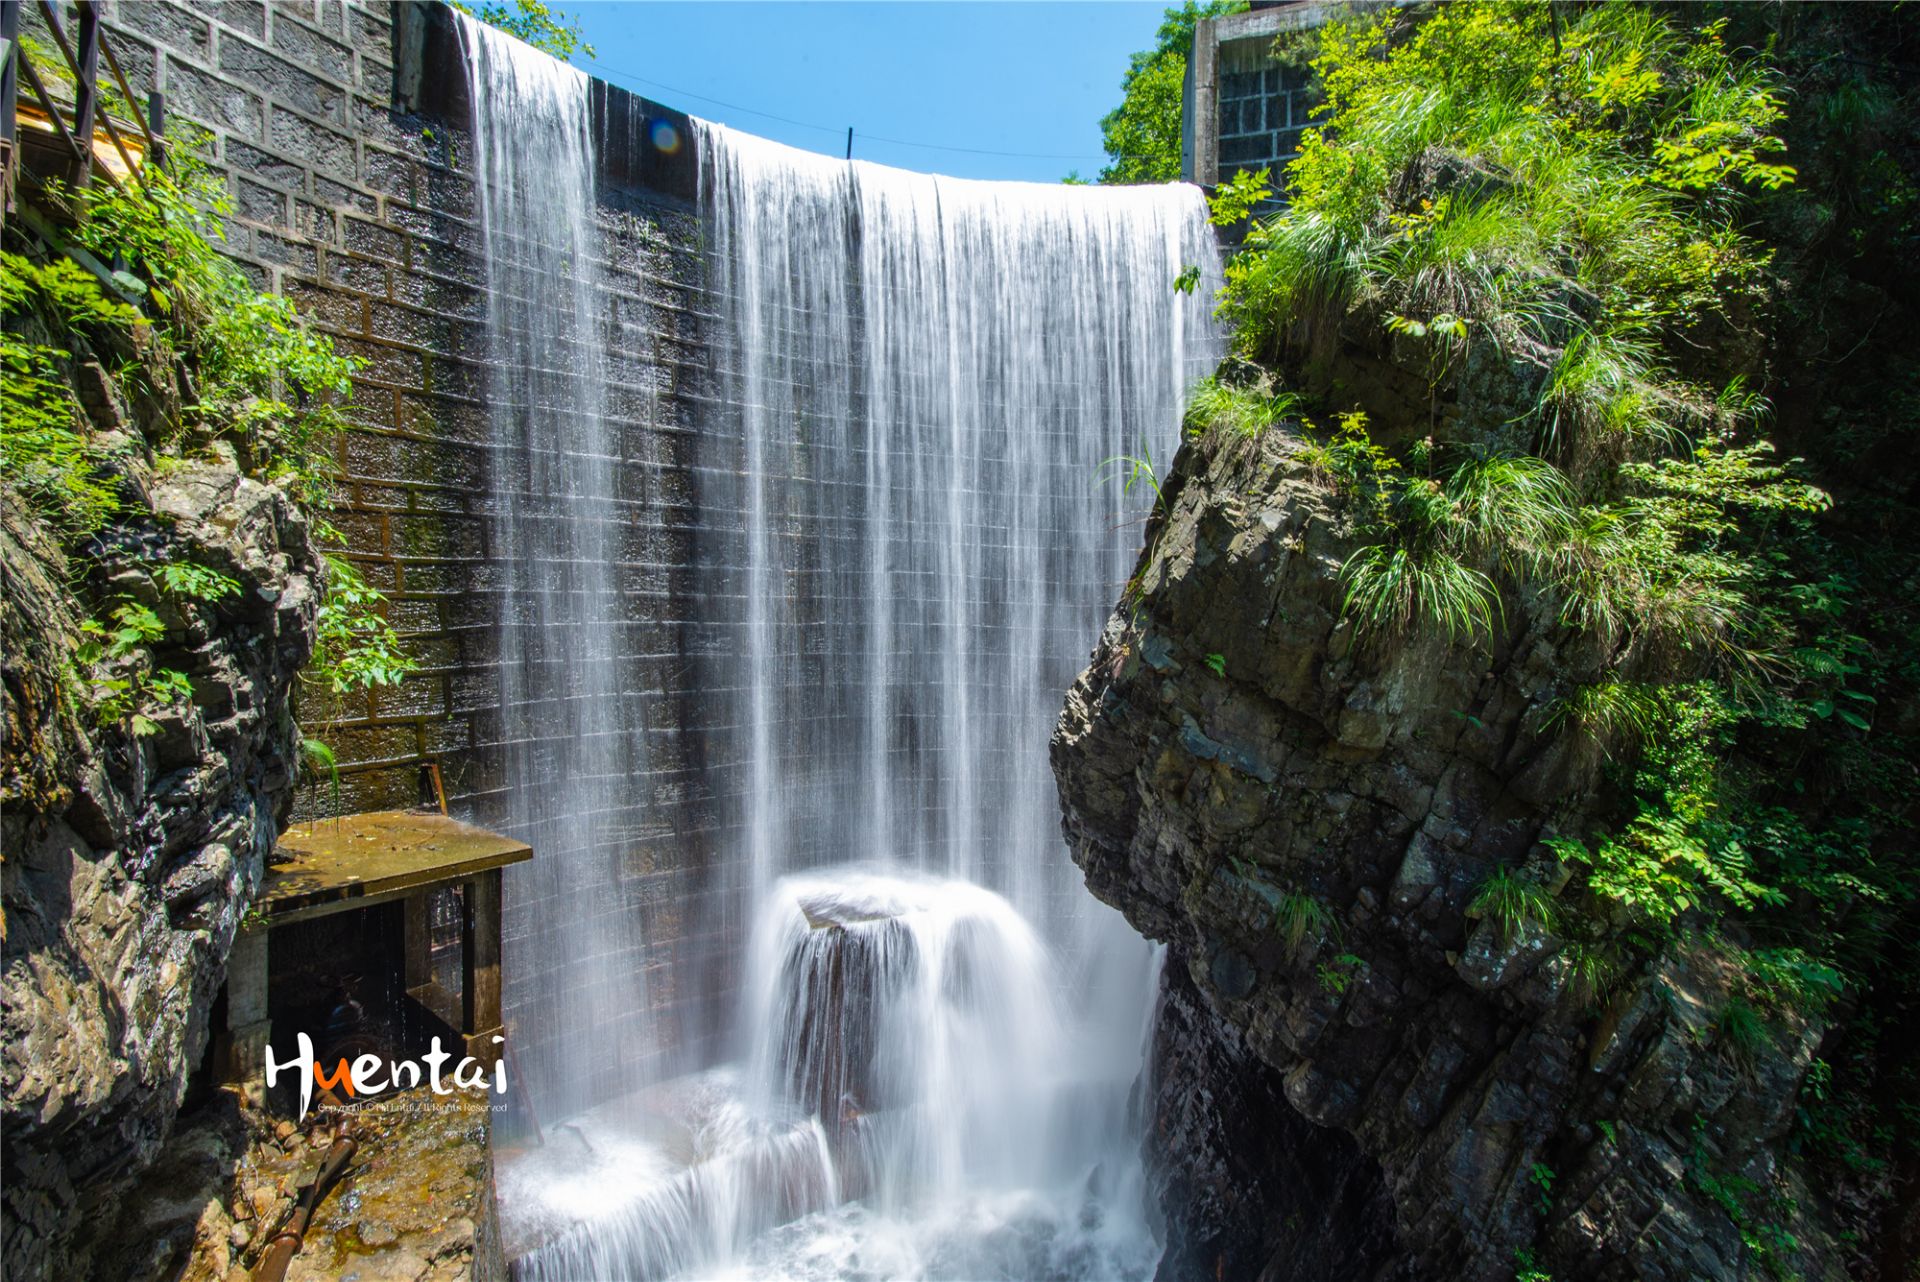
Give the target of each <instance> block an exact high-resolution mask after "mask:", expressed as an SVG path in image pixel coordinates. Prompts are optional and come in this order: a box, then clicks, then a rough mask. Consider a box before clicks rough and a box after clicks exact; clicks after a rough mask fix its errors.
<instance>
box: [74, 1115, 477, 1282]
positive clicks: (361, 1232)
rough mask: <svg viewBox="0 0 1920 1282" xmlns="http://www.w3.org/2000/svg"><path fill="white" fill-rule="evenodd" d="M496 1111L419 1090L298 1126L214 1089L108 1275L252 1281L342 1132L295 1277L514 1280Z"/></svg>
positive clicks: (124, 1224) (366, 1281)
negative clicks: (498, 1190)
mask: <svg viewBox="0 0 1920 1282" xmlns="http://www.w3.org/2000/svg"><path fill="white" fill-rule="evenodd" d="M491 1116H492V1115H491V1113H490V1111H489V1107H488V1102H487V1100H485V1099H482V1098H480V1097H478V1096H469V1095H465V1094H456V1095H451V1096H435V1095H432V1094H430V1093H429V1092H427V1091H425V1090H416V1091H409V1092H406V1093H404V1094H401V1095H398V1096H393V1097H390V1098H386V1099H383V1100H380V1101H378V1102H374V1103H370V1104H367V1105H363V1106H360V1107H358V1108H352V1109H332V1108H328V1109H321V1110H318V1111H317V1112H316V1113H314V1114H313V1115H312V1116H311V1117H309V1118H308V1119H307V1121H306V1122H305V1123H304V1124H299V1125H296V1124H295V1123H293V1122H289V1121H286V1120H276V1119H275V1118H273V1117H271V1116H270V1115H268V1114H266V1113H263V1112H261V1111H259V1110H257V1109H255V1108H253V1107H251V1106H250V1105H249V1103H248V1102H247V1100H246V1099H245V1097H244V1096H243V1095H242V1094H241V1093H240V1092H238V1091H236V1090H233V1089H231V1088H228V1089H222V1090H220V1091H217V1092H215V1093H214V1095H213V1097H212V1098H211V1100H210V1101H208V1102H207V1103H205V1104H203V1105H202V1106H200V1107H197V1108H195V1109H193V1110H192V1111H190V1112H189V1113H187V1114H185V1115H183V1117H182V1118H181V1121H180V1125H179V1128H178V1129H177V1130H176V1132H175V1133H174V1135H173V1136H172V1138H171V1139H170V1140H169V1141H168V1143H167V1144H166V1146H165V1148H164V1149H163V1150H162V1152H161V1154H160V1156H159V1158H158V1159H157V1160H156V1161H155V1163H154V1165H153V1168H152V1171H151V1173H150V1176H149V1178H148V1179H146V1180H143V1181H142V1182H141V1184H140V1186H139V1188H138V1190H137V1192H136V1193H135V1194H134V1195H133V1196H132V1197H130V1198H128V1199H127V1200H126V1202H125V1203H124V1204H123V1205H122V1206H121V1207H120V1208H118V1220H117V1225H116V1228H115V1231H114V1232H112V1233H111V1234H104V1235H102V1237H103V1239H104V1240H105V1241H106V1243H107V1245H106V1246H105V1247H104V1248H103V1252H102V1255H101V1257H100V1265H99V1271H100V1275H101V1276H113V1277H129V1278H132V1277H167V1278H170V1279H177V1282H239V1280H240V1279H245V1278H248V1277H250V1276H251V1275H252V1271H253V1270H254V1269H255V1268H257V1267H258V1266H259V1264H260V1260H261V1257H262V1256H263V1255H264V1254H265V1252H266V1250H267V1248H268V1246H269V1245H270V1244H271V1243H272V1241H273V1239H274V1238H275V1236H277V1235H278V1234H279V1233H280V1231H281V1230H282V1229H283V1228H284V1227H285V1226H286V1224H287V1222H288V1220H289V1218H290V1217H291V1216H292V1215H293V1213H294V1210H295V1208H296V1207H297V1206H299V1205H300V1204H301V1201H302V1199H303V1198H304V1197H305V1196H306V1194H307V1191H308V1189H309V1188H310V1187H311V1185H312V1184H313V1181H314V1178H315V1176H316V1174H317V1173H318V1171H319V1169H320V1167H321V1164H322V1162H323V1161H324V1160H325V1157H326V1154H327V1150H328V1148H329V1147H330V1146H331V1145H332V1144H333V1142H334V1140H335V1139H336V1138H337V1137H338V1136H339V1135H341V1134H343V1133H344V1134H348V1135H351V1136H352V1137H353V1138H354V1139H355V1140H356V1142H357V1143H358V1149H357V1151H356V1152H355V1154H354V1157H353V1160H352V1161H351V1162H350V1163H349V1164H348V1166H347V1168H346V1171H345V1173H344V1174H343V1175H342V1176H341V1178H340V1180H339V1181H338V1182H337V1183H336V1184H334V1185H333V1187H332V1188H331V1190H330V1191H328V1192H327V1193H326V1195H325V1197H324V1198H322V1200H321V1201H320V1202H319V1204H318V1207H317V1209H316V1210H315V1212H314V1215H313V1219H312V1224H311V1227H309V1228H308V1230H307V1232H306V1235H305V1237H304V1238H303V1240H302V1245H301V1249H300V1252H299V1254H297V1255H295V1256H294V1257H293V1261H292V1263H291V1264H290V1265H289V1267H288V1269H287V1274H286V1276H287V1278H288V1280H289V1282H322V1280H327V1282H349V1280H351V1282H455V1280H456V1279H458V1280H459V1282H467V1280H468V1279H475V1280H478V1282H504V1279H505V1277H506V1272H505V1263H504V1258H503V1257H502V1255H501V1252H500V1237H499V1226H498V1222H497V1220H496V1218H495V1215H494V1197H493V1183H492V1172H493V1163H492V1157H491V1149H490V1142H491V1141H490V1136H491Z"/></svg>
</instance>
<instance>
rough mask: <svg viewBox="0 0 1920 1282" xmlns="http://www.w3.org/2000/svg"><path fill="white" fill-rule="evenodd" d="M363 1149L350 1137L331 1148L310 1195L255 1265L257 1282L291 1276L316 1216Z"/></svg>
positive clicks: (338, 1140)
mask: <svg viewBox="0 0 1920 1282" xmlns="http://www.w3.org/2000/svg"><path fill="white" fill-rule="evenodd" d="M359 1149H360V1145H359V1143H358V1141H356V1140H354V1139H352V1138H351V1137H350V1136H346V1135H342V1136H341V1137H340V1138H339V1139H337V1140H335V1141H334V1142H333V1144H332V1146H331V1147H329V1148H328V1149H327V1155H326V1156H325V1157H324V1158H322V1159H321V1160H320V1170H319V1173H318V1174H316V1175H315V1176H314V1177H313V1183H312V1184H309V1185H308V1186H307V1195H306V1196H305V1197H303V1198H301V1199H300V1205H299V1206H297V1207H295V1208H294V1212H293V1215H292V1216H291V1217H289V1218H288V1220H287V1222H286V1224H285V1225H284V1226H283V1227H282V1228H281V1229H280V1231H279V1232H278V1233H275V1234H274V1235H273V1238H272V1240H271V1241H269V1242H268V1243H267V1252H266V1254H265V1255H263V1256H261V1257H260V1263H259V1264H257V1265H255V1266H254V1270H253V1282H282V1279H284V1278H285V1277H286V1276H287V1266H288V1265H290V1264H292V1263H293V1257H294V1256H296V1255H298V1254H300V1243H301V1241H302V1240H303V1239H304V1238H305V1237H306V1235H307V1229H308V1227H309V1226H311V1225H312V1223H313V1213H314V1212H315V1211H316V1210H318V1209H319V1207H320V1203H321V1202H322V1201H324V1200H325V1199H326V1196H327V1194H328V1193H330V1192H332V1191H333V1186H334V1184H335V1183H336V1182H337V1181H338V1180H339V1178H340V1176H341V1174H342V1172H344V1171H345V1170H346V1169H347V1163H348V1162H351V1161H352V1160H353V1155H354V1154H355V1153H356V1152H358V1151H359Z"/></svg>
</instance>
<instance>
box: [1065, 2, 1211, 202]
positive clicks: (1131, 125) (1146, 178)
mask: <svg viewBox="0 0 1920 1282" xmlns="http://www.w3.org/2000/svg"><path fill="white" fill-rule="evenodd" d="M1246 7H1247V4H1246V0H1206V3H1204V4H1197V3H1195V0H1186V2H1185V3H1184V4H1182V5H1181V6H1180V7H1179V8H1177V9H1168V10H1167V11H1166V17H1165V18H1164V19H1163V20H1162V21H1161V23H1160V31H1159V40H1158V43H1157V44H1155V45H1154V47H1153V48H1152V49H1148V50H1143V51H1142V52H1140V53H1136V54H1134V55H1133V59H1132V61H1131V62H1130V63H1128V65H1127V74H1126V76H1125V77H1124V78H1123V79H1122V80H1121V81H1120V92H1121V95H1122V99H1121V103H1120V105H1119V106H1118V107H1115V108H1114V109H1113V110H1112V111H1110V112H1108V113H1107V114H1106V117H1105V118H1104V119H1103V120H1101V122H1100V135H1101V145H1102V146H1104V147H1105V148H1106V151H1107V155H1109V156H1111V157H1112V158H1113V159H1112V161H1111V162H1110V163H1109V164H1108V165H1107V166H1106V167H1105V168H1104V169H1102V170H1101V171H1100V181H1101V182H1103V183H1163V182H1175V181H1177V180H1178V179H1179V177H1180V111H1181V99H1180V89H1181V84H1182V82H1183V81H1184V80H1185V79H1186V74H1187V55H1188V54H1190V53H1192V52H1193V29H1194V26H1195V25H1196V24H1197V23H1198V22H1199V21H1200V19H1202V18H1212V17H1217V16H1218V15H1220V14H1223V13H1238V12H1240V11H1241V10H1243V9H1245V8H1246Z"/></svg>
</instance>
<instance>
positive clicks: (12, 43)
mask: <svg viewBox="0 0 1920 1282" xmlns="http://www.w3.org/2000/svg"><path fill="white" fill-rule="evenodd" d="M19 101H20V0H0V221H3V220H4V219H5V218H6V211H7V210H9V209H11V208H12V207H13V172H14V169H15V168H16V167H17V166H18V165H19V163H20V137H19V112H18V110H17V107H18V104H19Z"/></svg>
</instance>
